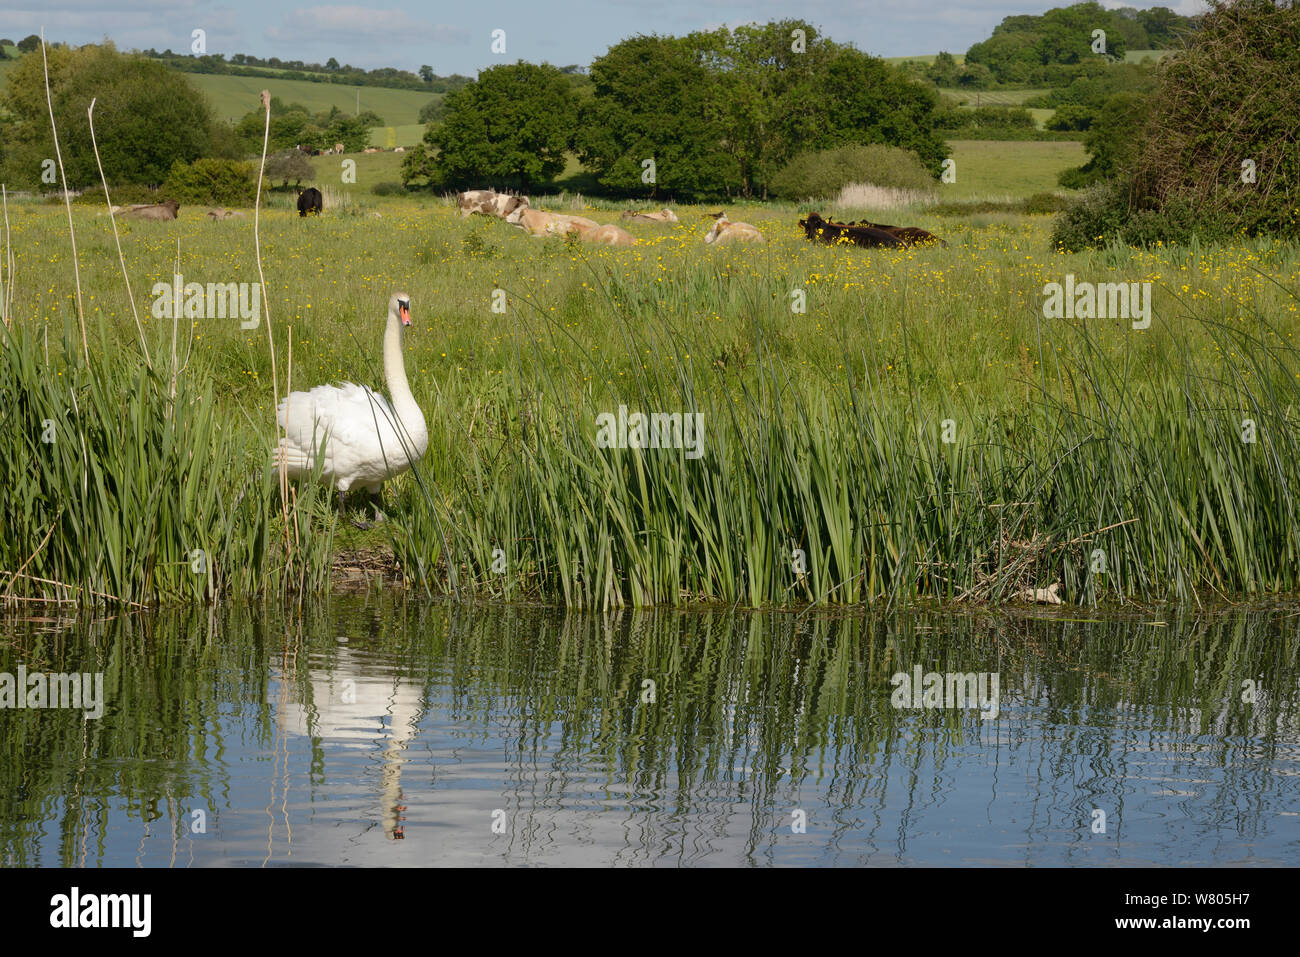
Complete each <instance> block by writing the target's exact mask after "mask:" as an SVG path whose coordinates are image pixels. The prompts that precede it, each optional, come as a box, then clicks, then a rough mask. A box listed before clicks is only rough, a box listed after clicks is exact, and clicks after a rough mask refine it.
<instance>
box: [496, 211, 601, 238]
mask: <svg viewBox="0 0 1300 957" xmlns="http://www.w3.org/2000/svg"><path fill="white" fill-rule="evenodd" d="M506 222H507V223H509V224H510V225H512V226H518V227H519V228H520V229H522V230H523V231H524V232H526V233H528V234H529V235H531V236H539V237H540V236H563V235H564V234H565V233H574V232H576V233H581V232H583V231H585V230H588V229H595V228H596V227H597V226H599V225H600V224H599V223H597V222H596V221H595V220H591V219H587V218H586V217H585V216H572V215H567V214H565V213H548V212H546V211H545V210H542V209H533V208H532V207H530V206H516V207H515V208H514V209H513V210H512V211H511V212H510V213H509V214H508V215H507V216H506Z"/></svg>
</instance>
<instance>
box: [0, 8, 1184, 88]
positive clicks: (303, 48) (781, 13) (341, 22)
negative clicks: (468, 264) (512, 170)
mask: <svg viewBox="0 0 1300 957" xmlns="http://www.w3.org/2000/svg"><path fill="white" fill-rule="evenodd" d="M1069 2H1070V0H1057V2H1054V3H1053V2H1043V0H799V2H797V3H795V2H789V0H771V2H769V0H561V2H557V3H553V4H545V5H542V4H538V3H537V2H536V0H475V2H469V3H455V4H453V3H445V2H444V3H427V2H425V3H420V2H415V0H373V2H372V3H369V4H364V3H344V2H338V3H316V4H313V3H310V2H303V0H218V2H199V0H166V2H161V3H160V2H157V0H39V2H37V0H5V3H4V6H5V9H4V10H3V11H0V37H9V38H11V39H13V40H19V39H21V38H22V37H24V36H26V35H27V34H29V33H39V32H40V29H41V28H42V27H44V28H45V33H46V37H47V39H50V40H61V41H64V42H68V43H73V44H81V43H92V42H97V41H99V40H101V39H103V38H104V37H105V36H107V37H109V38H110V39H112V40H113V41H114V42H115V43H117V45H118V46H119V47H121V48H123V49H130V48H145V47H156V48H157V49H159V50H161V49H164V48H166V47H170V48H172V49H173V50H176V51H178V52H179V51H188V50H189V48H190V42H191V41H190V36H191V31H193V30H195V29H202V30H204V31H206V34H207V47H208V52H210V53H225V54H230V53H236V52H238V53H252V54H255V55H257V56H278V57H281V58H282V59H286V60H305V61H308V62H324V61H325V60H326V59H328V58H329V57H331V56H334V57H337V58H338V60H339V62H341V63H342V62H346V63H351V64H353V65H354V66H364V67H378V66H395V67H401V68H405V69H409V70H414V69H416V68H418V67H419V66H420V64H422V63H428V64H430V65H432V66H433V68H434V70H435V71H436V72H438V73H439V74H449V73H463V74H467V75H470V76H473V75H474V74H475V73H477V71H478V70H480V69H482V68H483V67H487V66H491V65H493V64H494V63H500V62H502V61H509V62H513V61H515V60H518V59H524V60H530V61H533V62H543V61H545V62H549V63H553V64H556V65H557V66H564V65H566V64H570V63H580V64H587V63H590V62H591V60H592V59H594V58H595V57H597V56H599V55H600V54H601V53H603V52H604V51H605V50H606V49H608V48H609V46H611V45H612V44H614V43H616V42H617V41H619V40H621V39H623V38H625V37H628V36H632V35H635V34H638V33H670V34H681V33H688V32H690V31H692V30H698V29H705V28H711V27H716V26H719V25H722V24H726V25H728V26H735V25H737V24H740V23H747V22H752V21H759V22H762V21H766V20H772V19H780V18H783V17H789V16H800V17H802V18H803V19H806V20H809V21H810V22H812V23H814V24H817V25H820V26H821V27H822V28H823V29H824V30H825V31H826V32H827V33H828V34H829V35H830V36H831V37H832V38H834V39H836V40H839V41H845V42H852V43H854V44H856V45H857V46H858V47H859V48H861V49H863V50H865V51H867V52H868V53H873V54H876V55H878V56H909V55H914V54H921V53H934V52H937V51H939V50H951V51H953V52H963V51H965V50H966V48H967V47H969V46H970V45H971V44H972V43H975V42H977V41H979V40H982V39H984V38H985V37H987V36H988V35H989V33H990V32H991V31H992V29H993V27H994V26H995V25H996V24H997V23H998V22H999V21H1000V20H1001V19H1002V18H1003V17H1005V16H1009V15H1011V14H1019V13H1041V12H1043V11H1044V10H1047V9H1050V8H1051V7H1056V6H1066V5H1068V3H1069ZM1104 5H1105V6H1108V7H1117V6H1141V7H1146V6H1156V5H1163V6H1168V7H1171V8H1172V9H1175V10H1178V11H1179V12H1180V13H1194V12H1198V11H1199V10H1200V9H1202V4H1201V3H1200V2H1199V0H1165V2H1164V3H1162V4H1157V3H1143V2H1140V0H1135V2H1130V3H1121V2H1116V0H1104ZM495 29H502V30H505V31H506V55H505V56H501V55H499V54H497V55H494V54H493V53H492V51H491V35H492V31H493V30H495Z"/></svg>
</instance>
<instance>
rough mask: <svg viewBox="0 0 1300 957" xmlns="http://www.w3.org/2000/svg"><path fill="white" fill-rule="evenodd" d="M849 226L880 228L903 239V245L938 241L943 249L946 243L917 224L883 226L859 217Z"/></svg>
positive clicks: (917, 244) (922, 244) (946, 245)
mask: <svg viewBox="0 0 1300 957" xmlns="http://www.w3.org/2000/svg"><path fill="white" fill-rule="evenodd" d="M849 225H850V226H866V227H868V228H870V229H880V230H883V231H885V232H887V233H889V234H890V235H892V236H896V237H898V238H899V239H901V240H902V241H903V245H905V246H924V245H926V244H927V243H938V244H939V245H940V246H942V247H943V248H944V249H947V248H948V244H947V243H946V242H944V241H943V240H942V239H940V238H939V237H938V236H936V235H935V234H934V233H931V232H928V231H926V230H924V229H921V228H920V227H917V226H885V225H883V224H882V223H870V222H867V220H865V219H860V220H858V221H857V222H856V223H849Z"/></svg>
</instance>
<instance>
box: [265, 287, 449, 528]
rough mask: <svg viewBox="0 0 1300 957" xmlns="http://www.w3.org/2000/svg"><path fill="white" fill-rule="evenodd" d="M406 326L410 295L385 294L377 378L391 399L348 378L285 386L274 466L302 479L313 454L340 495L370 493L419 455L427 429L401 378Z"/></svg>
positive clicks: (311, 468)
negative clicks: (303, 388)
mask: <svg viewBox="0 0 1300 957" xmlns="http://www.w3.org/2000/svg"><path fill="white" fill-rule="evenodd" d="M410 324H411V299H410V297H409V296H408V295H407V294H406V293H404V292H395V293H393V296H392V298H391V299H389V300H388V327H387V329H386V330H385V332H384V379H385V380H386V381H387V383H388V392H389V394H390V395H391V396H392V397H393V398H392V402H389V401H388V399H385V398H384V397H383V396H382V395H380V394H379V393H378V392H376V391H375V390H373V389H371V388H368V387H366V386H362V385H356V384H355V383H352V382H344V383H342V384H340V385H318V386H316V387H315V388H314V389H312V390H311V391H310V392H290V393H289V394H288V395H287V396H285V397H284V399H282V400H281V401H280V405H279V407H278V410H277V418H278V419H279V422H280V427H281V428H282V429H284V437H283V438H281V439H280V444H279V446H278V447H277V448H276V449H275V450H274V451H273V454H272V461H273V464H274V465H276V466H277V467H278V466H279V465H280V464H281V463H283V464H284V466H285V468H286V471H287V472H288V474H289V475H290V476H291V477H293V478H300V477H304V476H306V477H310V476H311V475H312V474H313V473H314V472H315V469H316V464H317V456H318V455H319V457H320V469H321V478H322V479H323V480H324V481H327V482H329V483H331V484H332V485H333V486H334V487H335V488H337V489H338V491H339V494H340V499H341V498H342V496H344V495H346V494H347V492H348V490H349V489H351V488H362V489H365V490H366V491H368V492H370V493H371V494H372V495H374V494H378V493H379V490H380V488H381V486H382V485H383V483H384V482H385V481H386V480H388V479H390V478H392V477H393V476H395V475H399V474H401V473H402V472H405V471H406V470H407V469H409V468H410V467H411V466H412V465H414V464H415V463H416V462H417V461H419V459H420V457H421V456H422V455H424V451H425V449H427V448H428V447H429V430H428V427H427V426H426V425H425V422H424V414H423V413H422V412H421V411H420V407H419V405H417V404H416V401H415V397H414V396H413V395H411V387H410V385H409V384H408V383H407V381H406V363H405V361H404V360H403V358H402V329H403V328H404V327H405V326H409V325H410ZM340 504H341V503H340Z"/></svg>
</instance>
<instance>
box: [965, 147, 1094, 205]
mask: <svg viewBox="0 0 1300 957" xmlns="http://www.w3.org/2000/svg"><path fill="white" fill-rule="evenodd" d="M949 146H950V147H951V148H952V151H951V156H952V158H953V160H954V161H955V162H956V164H957V182H955V183H951V184H946V185H944V186H943V187H941V193H942V195H943V196H945V197H947V198H953V199H959V200H968V199H975V198H981V197H995V196H1004V197H1013V198H1020V199H1023V198H1024V197H1026V196H1030V195H1032V194H1033V193H1044V192H1046V193H1050V192H1053V191H1055V190H1057V189H1059V188H1060V187H1059V186H1058V185H1057V182H1056V177H1057V175H1058V174H1060V172H1061V171H1062V170H1064V169H1068V168H1069V167H1072V166H1081V165H1083V163H1084V162H1085V161H1086V160H1087V158H1088V153H1087V151H1086V150H1084V148H1083V144H1082V143H1080V142H1079V141H1077V140H1053V141H1047V142H1007V141H1002V140H950V141H949Z"/></svg>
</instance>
